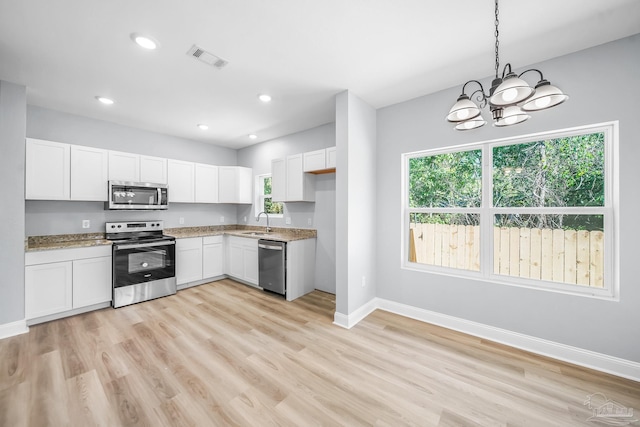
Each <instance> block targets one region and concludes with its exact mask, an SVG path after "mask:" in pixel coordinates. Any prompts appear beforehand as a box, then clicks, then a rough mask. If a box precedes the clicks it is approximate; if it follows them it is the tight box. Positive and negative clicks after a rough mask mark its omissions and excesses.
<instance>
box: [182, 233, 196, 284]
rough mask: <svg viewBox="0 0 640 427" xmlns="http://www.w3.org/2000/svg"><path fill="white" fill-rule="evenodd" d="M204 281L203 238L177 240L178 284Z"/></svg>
mask: <svg viewBox="0 0 640 427" xmlns="http://www.w3.org/2000/svg"><path fill="white" fill-rule="evenodd" d="M197 280H202V237H192V238H188V239H177V240H176V282H177V284H178V285H182V284H184V283H189V282H195V281H197Z"/></svg>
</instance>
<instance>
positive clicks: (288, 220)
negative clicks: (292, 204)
mask: <svg viewBox="0 0 640 427" xmlns="http://www.w3.org/2000/svg"><path fill="white" fill-rule="evenodd" d="M284 222H285V224H287V225H291V217H290V216H288V217H287V219H285V220H284Z"/></svg>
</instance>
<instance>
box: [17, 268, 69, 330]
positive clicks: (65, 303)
mask: <svg viewBox="0 0 640 427" xmlns="http://www.w3.org/2000/svg"><path fill="white" fill-rule="evenodd" d="M72 265H73V263H72V261H64V262H54V263H50V264H39V265H29V266H27V267H25V272H24V297H25V317H26V318H27V319H35V318H37V317H42V316H47V315H50V314H56V313H61V312H63V311H68V310H71V309H72V308H73V267H72Z"/></svg>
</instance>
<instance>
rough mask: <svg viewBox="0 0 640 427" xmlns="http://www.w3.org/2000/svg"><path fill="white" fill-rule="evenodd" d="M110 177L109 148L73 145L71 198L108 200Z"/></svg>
mask: <svg viewBox="0 0 640 427" xmlns="http://www.w3.org/2000/svg"><path fill="white" fill-rule="evenodd" d="M108 179H109V153H108V151H107V150H102V149H99V148H91V147H83V146H80V145H72V146H71V200H95V201H107V200H108V194H107V193H108V188H107V181H108Z"/></svg>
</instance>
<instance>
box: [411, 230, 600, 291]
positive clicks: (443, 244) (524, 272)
mask: <svg viewBox="0 0 640 427" xmlns="http://www.w3.org/2000/svg"><path fill="white" fill-rule="evenodd" d="M493 248H494V253H493V254H494V256H493V271H494V273H496V274H501V275H506V276H516V277H527V278H533V279H542V280H549V281H554V282H562V283H571V284H578V285H586V286H594V287H602V286H603V282H604V280H603V278H604V233H603V232H602V231H583V230H578V231H576V230H562V229H555V230H552V229H539V228H533V229H531V228H515V227H502V228H501V227H494V229H493ZM409 261H412V262H417V263H421V264H429V265H438V266H443V267H454V268H461V269H465V270H474V271H479V270H480V227H478V226H465V225H446V224H411V229H410V247H409Z"/></svg>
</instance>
